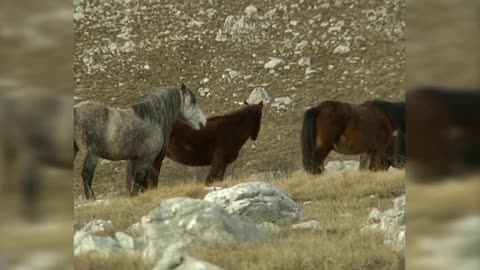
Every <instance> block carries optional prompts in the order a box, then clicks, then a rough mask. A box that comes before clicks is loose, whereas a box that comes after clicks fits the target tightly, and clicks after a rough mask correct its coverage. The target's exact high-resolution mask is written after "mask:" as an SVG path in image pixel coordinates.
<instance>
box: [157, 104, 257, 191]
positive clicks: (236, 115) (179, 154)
mask: <svg viewBox="0 0 480 270" xmlns="http://www.w3.org/2000/svg"><path fill="white" fill-rule="evenodd" d="M245 104H246V105H247V106H245V107H243V108H241V109H239V110H236V111H233V112H230V113H228V114H224V115H220V116H214V117H210V118H208V119H207V125H206V127H205V128H204V129H202V130H194V129H192V128H191V127H189V126H187V125H185V124H183V123H181V122H178V121H177V122H175V123H174V125H173V127H172V132H171V133H170V137H169V143H168V150H167V151H166V155H167V157H168V158H170V159H171V160H173V161H175V162H177V163H180V164H183V165H187V166H208V165H210V171H209V173H208V175H207V177H206V178H205V184H206V185H209V184H212V183H213V182H214V181H215V180H223V176H224V174H225V170H226V168H227V166H228V165H229V164H230V163H232V162H234V161H235V160H236V159H237V157H238V154H239V152H240V149H241V148H242V146H243V145H244V144H245V142H246V141H247V140H248V139H249V138H250V139H251V140H252V141H255V140H256V139H257V136H258V133H259V132H260V126H261V119H262V109H263V101H262V102H260V103H258V104H256V105H249V104H247V102H245ZM164 156H165V155H162V154H160V155H158V156H157V158H156V159H155V162H154V164H153V166H151V168H150V172H149V174H150V175H149V185H150V186H151V187H156V186H157V185H158V175H159V173H160V168H161V166H162V161H163V158H164Z"/></svg>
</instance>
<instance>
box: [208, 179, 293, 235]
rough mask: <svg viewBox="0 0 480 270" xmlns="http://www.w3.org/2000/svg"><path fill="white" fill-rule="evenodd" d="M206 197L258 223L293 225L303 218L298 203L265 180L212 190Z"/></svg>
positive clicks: (229, 211)
mask: <svg viewBox="0 0 480 270" xmlns="http://www.w3.org/2000/svg"><path fill="white" fill-rule="evenodd" d="M205 200H206V201H209V202H213V203H216V204H218V205H220V206H222V207H223V208H224V209H225V210H226V211H227V212H228V213H235V214H239V215H242V216H245V217H247V218H249V219H250V220H252V221H254V222H256V223H262V222H271V223H274V224H277V225H290V224H295V223H298V222H299V221H300V220H301V219H302V212H301V210H300V208H299V207H298V206H297V204H296V203H295V202H294V201H293V200H292V199H290V198H289V197H288V196H287V195H285V193H283V192H282V191H280V190H278V189H276V188H275V187H273V186H272V185H270V184H268V183H264V182H248V183H242V184H238V185H235V186H233V187H230V188H225V189H222V190H219V191H212V192H210V193H208V194H207V195H206V196H205Z"/></svg>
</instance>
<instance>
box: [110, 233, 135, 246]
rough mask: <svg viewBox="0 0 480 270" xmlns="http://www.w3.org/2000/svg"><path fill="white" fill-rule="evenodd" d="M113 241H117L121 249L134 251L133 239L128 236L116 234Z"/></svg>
mask: <svg viewBox="0 0 480 270" xmlns="http://www.w3.org/2000/svg"><path fill="white" fill-rule="evenodd" d="M115 239H117V241H118V244H119V245H120V247H121V248H123V249H130V250H133V249H135V239H133V237H131V236H130V235H128V234H126V233H123V232H116V233H115Z"/></svg>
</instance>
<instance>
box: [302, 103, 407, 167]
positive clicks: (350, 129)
mask: <svg viewBox="0 0 480 270" xmlns="http://www.w3.org/2000/svg"><path fill="white" fill-rule="evenodd" d="M397 130H399V131H401V132H402V133H405V103H404V102H388V101H382V100H373V101H366V102H364V103H362V104H359V105H355V104H349V103H344V102H339V101H331V100H327V101H324V102H322V103H320V104H319V105H318V106H316V107H312V108H310V109H308V110H307V111H306V112H305V115H304V119H303V128H302V136H301V141H302V159H303V167H304V169H305V171H307V172H308V173H311V174H318V173H321V172H322V171H323V170H324V167H323V161H324V160H325V158H326V157H327V155H328V154H329V153H330V152H331V151H332V150H333V151H335V152H337V153H340V154H347V155H358V154H361V153H366V154H368V155H369V156H370V164H369V169H370V170H373V171H376V170H385V169H388V165H387V164H385V163H384V162H382V160H383V158H384V156H385V153H386V151H387V148H388V147H389V146H390V145H392V143H393V139H394V137H393V136H394V134H395V131H397Z"/></svg>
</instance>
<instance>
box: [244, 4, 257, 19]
mask: <svg viewBox="0 0 480 270" xmlns="http://www.w3.org/2000/svg"><path fill="white" fill-rule="evenodd" d="M257 14H258V10H257V8H256V7H255V6H254V5H249V6H248V7H246V8H245V16H247V17H254V16H257Z"/></svg>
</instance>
